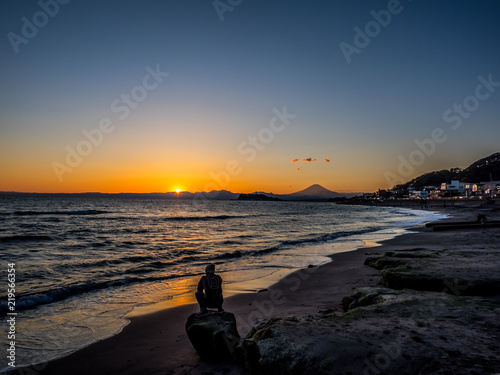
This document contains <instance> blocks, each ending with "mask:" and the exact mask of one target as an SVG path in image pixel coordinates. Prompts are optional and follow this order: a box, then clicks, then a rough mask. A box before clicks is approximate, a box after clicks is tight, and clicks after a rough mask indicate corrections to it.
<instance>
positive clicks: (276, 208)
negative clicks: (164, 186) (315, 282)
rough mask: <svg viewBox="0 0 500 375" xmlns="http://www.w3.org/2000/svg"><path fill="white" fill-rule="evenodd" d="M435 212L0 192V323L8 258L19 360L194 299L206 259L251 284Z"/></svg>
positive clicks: (52, 353) (231, 278)
mask: <svg viewBox="0 0 500 375" xmlns="http://www.w3.org/2000/svg"><path fill="white" fill-rule="evenodd" d="M440 217H441V216H438V215H436V214H434V213H432V212H428V211H419V210H418V211H417V210H408V209H403V208H392V207H366V206H346V205H336V204H334V203H327V202H259V201H236V200H233V201H207V202H203V204H196V203H195V202H193V201H191V200H175V199H174V200H172V199H162V198H157V199H147V198H124V197H120V196H113V195H110V196H98V197H96V196H86V195H82V196H79V195H50V196H45V195H40V196H37V195H3V196H0V247H1V253H0V260H1V262H2V267H1V269H2V271H1V275H2V276H1V279H2V280H4V288H3V298H2V300H1V302H0V310H1V311H2V316H4V318H3V319H2V321H1V322H0V325H1V327H2V332H5V333H6V332H7V328H8V325H7V318H6V313H7V312H8V310H7V307H8V306H7V268H8V264H9V263H15V274H16V291H15V302H16V305H15V309H16V310H15V311H16V312H17V314H18V315H17V316H16V340H15V341H16V360H17V361H16V362H17V363H16V365H18V366H22V365H27V364H32V363H38V362H41V361H46V360H49V359H53V358H56V357H60V356H63V355H66V354H68V353H71V352H74V351H76V350H78V349H80V348H82V347H85V346H87V345H89V344H91V343H93V342H96V341H98V340H101V339H103V338H106V337H109V336H112V335H114V334H116V333H118V332H119V331H120V330H121V329H122V328H123V327H124V326H125V325H126V324H127V322H128V321H127V319H126V317H125V316H126V315H127V314H129V313H131V312H137V311H152V310H154V309H155V307H156V308H160V307H162V308H163V307H168V306H175V305H179V304H184V303H192V302H194V292H195V289H196V284H197V281H198V279H199V277H200V276H201V275H202V274H204V269H205V266H206V264H208V263H215V264H216V267H217V273H218V274H220V275H221V276H222V278H223V279H224V291H225V296H228V295H230V294H234V293H237V292H243V291H256V290H255V289H254V288H256V287H257V286H258V287H265V286H266V285H267V284H266V283H270V282H271V281H275V280H276V278H277V277H280V276H283V275H285V274H286V273H289V272H292V271H294V270H297V269H299V268H303V267H307V266H308V265H310V264H312V265H321V264H323V263H326V262H329V261H331V260H332V259H331V258H330V257H328V255H331V254H335V253H339V252H343V251H349V250H353V249H355V248H357V247H359V246H361V245H362V244H363V243H364V242H366V241H372V240H377V239H382V238H390V237H393V236H395V235H397V234H399V233H401V228H404V227H409V226H413V225H417V224H419V223H422V222H425V221H431V220H436V219H438V218H440ZM195 309H196V308H195ZM194 311H196V310H194ZM8 341H9V340H8V339H7V334H4V335H3V336H2V342H3V343H4V344H5V345H7V342H8ZM4 347H8V346H4ZM1 368H2V369H3V370H5V369H6V368H7V359H6V357H5V356H2V362H1Z"/></svg>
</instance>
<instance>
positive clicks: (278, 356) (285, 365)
mask: <svg viewBox="0 0 500 375" xmlns="http://www.w3.org/2000/svg"><path fill="white" fill-rule="evenodd" d="M311 327H312V326H311V322H310V321H308V320H307V319H305V320H301V319H298V318H296V317H289V318H284V319H276V318H273V319H269V320H265V321H261V322H259V323H257V324H256V325H255V326H254V327H253V328H252V330H251V331H250V332H249V333H248V335H247V336H246V338H245V340H243V342H242V343H241V345H240V347H239V348H238V356H237V358H238V362H239V363H240V364H241V365H242V366H243V368H244V369H245V370H246V371H249V372H250V373H251V374H258V375H277V374H297V375H299V374H300V375H302V374H318V375H323V374H325V375H326V374H331V373H332V372H331V371H332V370H333V368H332V367H330V366H326V365H325V363H327V362H328V358H329V357H330V356H331V355H332V354H333V353H332V352H328V351H325V350H323V349H324V348H325V346H324V345H323V344H322V343H320V342H319V339H320V338H319V337H318V336H316V335H315V334H313V333H315V332H311Z"/></svg>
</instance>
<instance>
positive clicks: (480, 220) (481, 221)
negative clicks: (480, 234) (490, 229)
mask: <svg viewBox="0 0 500 375" xmlns="http://www.w3.org/2000/svg"><path fill="white" fill-rule="evenodd" d="M477 222H478V224H481V225H482V226H483V229H485V230H486V224H488V220H487V219H486V215H485V214H479V215H477Z"/></svg>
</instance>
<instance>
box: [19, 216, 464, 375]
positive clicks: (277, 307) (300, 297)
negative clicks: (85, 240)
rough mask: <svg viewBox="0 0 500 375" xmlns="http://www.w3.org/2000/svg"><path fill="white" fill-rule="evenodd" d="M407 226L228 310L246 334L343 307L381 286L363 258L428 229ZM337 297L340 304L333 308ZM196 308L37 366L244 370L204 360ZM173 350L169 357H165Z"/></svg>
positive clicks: (136, 319) (142, 319) (146, 318)
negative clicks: (192, 317)
mask: <svg viewBox="0 0 500 375" xmlns="http://www.w3.org/2000/svg"><path fill="white" fill-rule="evenodd" d="M440 211H441V210H440ZM446 211H448V210H446ZM460 211H462V210H460ZM454 212H456V210H452V212H446V213H445V214H447V215H449V217H448V219H452V218H454V217H455V216H456V215H453V213H454ZM435 213H436V212H435ZM440 213H443V212H440ZM450 213H451V214H452V215H451V216H450ZM445 220H447V219H445ZM406 230H411V232H410V233H404V234H401V235H397V236H396V237H393V238H391V239H388V240H384V241H382V242H378V241H377V246H376V247H367V244H365V245H363V246H361V247H359V248H357V249H356V250H352V251H348V252H343V253H336V254H333V255H331V256H330V258H332V261H330V262H329V263H326V264H323V265H322V266H321V267H314V268H310V269H307V268H306V269H299V270H297V271H294V272H293V273H291V274H289V275H287V276H285V277H284V278H282V279H281V280H279V281H278V282H276V283H274V284H272V285H271V286H270V287H269V288H268V290H267V291H266V292H263V293H241V294H236V295H233V296H231V297H227V298H226V299H225V303H224V307H225V309H226V311H229V312H233V313H234V314H235V315H236V317H237V322H238V330H239V331H240V334H241V336H242V337H244V336H245V335H246V333H247V332H248V331H249V330H250V328H251V327H252V325H253V321H254V320H255V319H256V318H265V319H267V318H270V317H273V316H287V315H291V314H292V315H297V316H303V315H307V314H317V313H318V312H319V311H321V310H322V309H330V310H331V309H332V308H333V309H334V310H335V311H340V310H341V307H340V305H339V303H340V301H341V299H342V298H343V297H345V296H348V295H350V294H351V293H352V291H353V290H354V289H355V288H356V287H360V286H368V285H366V284H367V282H368V284H371V285H372V286H375V285H377V284H378V283H379V282H380V279H381V277H380V272H379V271H378V270H375V269H372V268H369V267H366V266H363V261H364V259H365V258H366V256H367V255H368V254H373V251H376V252H377V253H378V252H382V251H383V250H387V249H391V248H393V247H394V246H395V247H397V246H401V244H404V243H405V242H411V243H413V242H414V240H412V236H415V235H417V234H418V233H420V232H422V231H426V229H425V228H424V226H423V223H422V224H420V225H419V226H418V227H416V228H415V227H409V228H406ZM415 230H416V232H415ZM372 245H373V244H372ZM367 251H368V253H367ZM332 275H333V276H332ZM331 277H333V279H334V280H333V281H334V283H335V284H337V285H335V290H334V291H332V290H326V291H325V289H329V288H326V287H325V285H323V284H324V283H325V279H327V280H328V279H330V278H331ZM329 282H331V281H330V280H329ZM311 291H313V292H312V293H311ZM325 292H326V293H325ZM278 295H280V296H281V295H282V297H283V298H284V300H283V299H282V298H281V297H280V298H278V297H277V296H278ZM273 296H274V297H273ZM333 300H335V301H336V304H334V306H333V307H332V304H331V302H332V301H333ZM249 306H250V307H249ZM266 306H267V307H266ZM270 306H271V307H270ZM196 310H197V306H196V305H194V304H188V305H181V306H177V307H172V308H169V309H166V310H160V311H157V312H152V313H149V314H146V315H138V316H133V317H131V318H130V324H128V325H126V326H125V327H124V328H123V329H122V331H121V332H120V333H119V334H117V335H115V336H112V337H110V338H107V339H104V340H101V341H99V342H96V343H94V344H91V345H89V346H87V347H85V348H83V349H80V350H78V351H77V352H74V353H72V354H70V355H69V356H65V357H62V358H59V359H55V360H52V361H49V362H47V363H42V364H39V365H35V366H32V368H33V369H35V370H36V371H37V372H38V373H40V374H49V373H50V374H59V373H61V374H62V373H67V372H72V373H75V374H86V373H89V372H93V373H110V374H113V373H123V374H134V373H137V372H142V371H148V373H153V374H154V373H162V374H164V373H165V370H167V369H168V370H171V371H172V372H171V373H174V372H173V371H174V370H175V371H177V370H179V371H181V372H175V373H198V372H199V373H201V372H203V371H216V372H215V373H218V372H217V371H219V370H220V371H222V372H224V373H229V374H233V373H234V374H238V373H241V370H240V369H239V367H238V366H237V365H235V364H232V363H227V364H218V365H210V364H207V363H205V362H203V361H201V360H200V359H199V357H198V355H197V353H196V352H195V351H194V349H193V348H192V346H191V344H190V342H189V340H188V339H187V337H186V335H185V331H184V322H185V319H186V318H187V316H188V315H189V314H190V313H192V312H195V311H196ZM135 349H136V350H135ZM116 353H122V354H121V355H120V356H118V357H117V358H110V357H109V356H110V355H111V356H113V355H114V354H116ZM167 353H168V357H167V358H165V357H166V354H167ZM217 369H219V370H217ZM14 371H16V370H14ZM183 371H187V372H183ZM227 371H229V372H227ZM222 372H221V373H222Z"/></svg>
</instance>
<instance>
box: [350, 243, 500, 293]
mask: <svg viewBox="0 0 500 375" xmlns="http://www.w3.org/2000/svg"><path fill="white" fill-rule="evenodd" d="M365 265H368V266H371V267H374V268H377V269H379V270H381V271H382V278H383V285H384V286H385V287H387V288H393V289H398V290H401V289H414V290H421V291H434V292H446V293H450V294H455V295H469V296H491V295H496V294H500V274H499V273H498V269H499V268H500V257H499V256H498V253H497V252H492V251H487V250H486V251H485V250H470V251H464V250H457V251H453V250H447V251H424V250H422V251H393V252H392V251H391V252H386V253H385V254H384V255H383V256H382V257H378V258H374V257H369V258H366V259H365ZM346 303H347V302H346Z"/></svg>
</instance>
